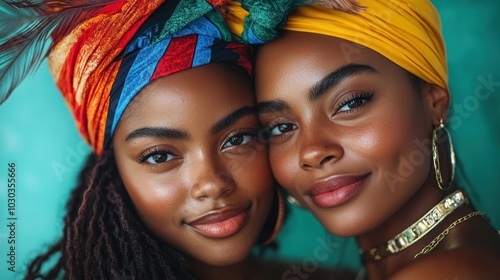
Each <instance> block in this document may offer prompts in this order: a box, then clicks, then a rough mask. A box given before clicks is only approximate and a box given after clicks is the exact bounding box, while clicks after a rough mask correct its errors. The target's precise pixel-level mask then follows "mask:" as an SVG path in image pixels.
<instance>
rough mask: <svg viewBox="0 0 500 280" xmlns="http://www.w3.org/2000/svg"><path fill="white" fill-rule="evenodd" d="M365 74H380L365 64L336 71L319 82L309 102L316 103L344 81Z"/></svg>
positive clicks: (349, 65)
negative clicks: (329, 90)
mask: <svg viewBox="0 0 500 280" xmlns="http://www.w3.org/2000/svg"><path fill="white" fill-rule="evenodd" d="M364 73H372V74H374V73H378V71H377V70H375V68H373V67H371V66H369V65H365V64H347V65H344V66H342V67H340V68H337V69H335V70H334V71H333V72H331V73H330V74H328V75H326V76H325V77H324V78H323V79H321V81H319V82H317V83H316V84H315V85H314V86H313V87H312V88H311V89H310V90H309V94H308V98H309V101H314V100H316V99H318V98H320V97H321V96H322V95H323V94H325V93H326V92H327V91H328V89H330V88H332V87H334V86H336V85H338V84H339V83H341V82H342V81H343V80H345V79H347V78H350V77H352V76H356V75H359V74H364Z"/></svg>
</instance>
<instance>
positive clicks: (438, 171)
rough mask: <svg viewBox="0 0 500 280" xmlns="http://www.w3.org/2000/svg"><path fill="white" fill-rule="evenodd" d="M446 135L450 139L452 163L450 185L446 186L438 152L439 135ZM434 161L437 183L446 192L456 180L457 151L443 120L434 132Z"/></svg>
mask: <svg viewBox="0 0 500 280" xmlns="http://www.w3.org/2000/svg"><path fill="white" fill-rule="evenodd" d="M440 131H442V133H445V134H446V138H447V139H448V144H449V146H450V162H451V175H450V181H449V182H448V184H446V185H445V184H444V182H443V175H442V173H441V165H440V163H439V151H438V143H439V138H440V137H439V135H438V134H439V133H440ZM432 161H433V162H434V173H435V174H436V181H437V183H438V187H439V188H440V189H441V190H443V191H445V190H447V189H449V188H450V187H451V184H452V183H453V179H454V178H455V150H454V149H453V143H452V142H451V135H450V132H449V131H448V129H446V127H445V126H444V124H443V119H441V120H440V123H439V125H438V126H437V127H436V128H434V130H433V132H432Z"/></svg>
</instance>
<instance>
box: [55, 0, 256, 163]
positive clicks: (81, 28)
mask: <svg viewBox="0 0 500 280" xmlns="http://www.w3.org/2000/svg"><path fill="white" fill-rule="evenodd" d="M229 1H230V0H171V1H166V2H164V1H160V0H121V1H115V2H114V3H112V4H109V5H106V6H105V7H103V8H102V9H100V10H99V11H98V12H97V13H96V14H95V15H94V16H92V17H91V18H89V19H87V20H85V21H84V22H83V23H81V24H79V25H78V26H76V28H74V29H73V30H72V31H71V33H70V34H69V35H67V36H66V37H64V38H63V39H62V40H60V41H59V42H58V43H57V45H56V46H55V47H54V49H53V50H52V52H51V53H50V55H49V66H50V70H51V72H52V74H53V76H54V78H55V80H56V82H57V85H58V87H59V89H60V90H61V91H62V93H63V95H64V97H65V99H66V101H67V103H68V104H69V106H70V109H71V111H72V112H73V114H74V117H75V119H76V123H77V126H78V129H79V131H80V133H81V134H82V136H83V137H84V138H85V139H86V140H87V141H88V142H89V143H90V145H91V146H92V147H93V149H94V151H95V152H96V153H97V154H101V153H102V152H103V151H104V150H105V149H106V148H107V147H108V146H109V144H110V140H111V138H112V135H113V133H114V131H115V129H116V126H117V124H118V121H119V120H120V117H121V116H122V114H123V112H124V110H125V108H126V107H127V105H128V104H129V103H130V101H131V100H132V99H133V98H134V96H135V95H136V94H137V93H138V92H139V91H140V90H141V89H143V88H144V87H145V86H146V85H147V84H148V83H150V82H151V81H153V80H155V79H158V78H160V77H163V76H167V75H170V74H173V73H176V72H179V71H182V70H185V69H189V68H193V67H197V66H200V65H205V64H208V63H213V62H228V61H229V62H235V63H237V64H239V65H240V66H242V67H243V68H245V69H246V70H247V71H248V72H249V73H250V72H251V64H250V60H249V53H248V49H247V48H248V47H247V46H245V45H243V44H240V43H236V42H233V41H232V35H231V33H230V31H229V30H228V29H227V26H226V24H225V22H224V18H223V11H224V10H223V9H222V8H223V6H224V5H226V4H228V3H229Z"/></svg>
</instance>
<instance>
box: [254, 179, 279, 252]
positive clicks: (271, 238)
mask: <svg viewBox="0 0 500 280" xmlns="http://www.w3.org/2000/svg"><path fill="white" fill-rule="evenodd" d="M279 188H280V187H279V186H276V195H277V198H278V215H277V218H276V223H275V224H274V229H273V232H272V233H271V236H269V238H268V239H267V240H266V241H264V242H262V243H261V244H260V245H261V246H266V245H269V244H270V243H271V242H273V241H274V239H275V238H276V236H278V233H279V232H280V230H281V227H282V226H283V220H284V219H285V202H284V201H283V194H281V190H280V189H279Z"/></svg>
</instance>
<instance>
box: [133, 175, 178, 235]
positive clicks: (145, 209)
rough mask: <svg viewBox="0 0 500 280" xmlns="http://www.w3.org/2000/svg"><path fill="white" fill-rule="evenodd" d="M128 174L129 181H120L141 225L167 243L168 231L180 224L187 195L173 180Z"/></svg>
mask: <svg viewBox="0 0 500 280" xmlns="http://www.w3.org/2000/svg"><path fill="white" fill-rule="evenodd" d="M131 174H134V176H133V178H129V177H127V178H124V184H125V188H126V190H127V192H128V194H129V196H130V198H131V199H132V202H133V204H134V207H135V209H136V211H137V213H138V215H139V217H140V219H141V221H142V222H143V223H144V224H145V225H146V227H147V228H148V229H149V230H151V231H152V232H153V233H154V234H155V235H157V236H159V237H160V238H162V239H164V240H165V239H168V233H169V230H168V229H169V227H170V226H176V225H178V224H180V221H181V219H182V216H181V215H180V214H181V213H182V211H183V209H184V201H186V200H187V195H188V193H187V192H186V191H184V188H183V187H182V185H181V183H180V182H176V180H174V179H173V178H163V176H152V175H151V174H141V173H140V172H137V171H136V172H133V173H131ZM166 182H168V183H166ZM166 241H168V240H166Z"/></svg>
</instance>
